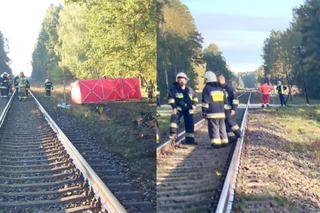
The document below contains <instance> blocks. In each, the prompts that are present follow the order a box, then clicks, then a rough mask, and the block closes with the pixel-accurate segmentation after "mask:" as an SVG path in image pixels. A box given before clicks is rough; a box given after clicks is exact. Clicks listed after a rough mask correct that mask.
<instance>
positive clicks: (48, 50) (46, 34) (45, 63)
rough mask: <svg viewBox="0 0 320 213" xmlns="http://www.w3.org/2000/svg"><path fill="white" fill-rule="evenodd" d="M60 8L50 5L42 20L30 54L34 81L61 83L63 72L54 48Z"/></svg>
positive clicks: (56, 40) (56, 39)
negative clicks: (46, 80) (47, 79)
mask: <svg viewBox="0 0 320 213" xmlns="http://www.w3.org/2000/svg"><path fill="white" fill-rule="evenodd" d="M61 9H62V7H61V6H58V7H56V6H53V5H51V6H50V7H49V9H48V10H47V13H46V16H45V18H44V20H43V23H42V27H41V31H40V33H39V37H38V41H37V43H36V46H35V50H34V52H33V54H32V75H31V78H32V79H34V80H36V81H44V80H45V79H46V78H49V79H51V80H52V81H53V82H60V83H61V82H62V80H63V79H64V76H63V70H62V69H61V68H60V66H59V64H58V61H59V59H58V56H57V54H56V51H55V46H56V45H57V44H58V32H57V26H58V23H59V13H60V11H61Z"/></svg>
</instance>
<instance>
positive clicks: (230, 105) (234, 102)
mask: <svg viewBox="0 0 320 213" xmlns="http://www.w3.org/2000/svg"><path fill="white" fill-rule="evenodd" d="M218 82H219V84H220V86H221V87H222V89H223V90H224V92H225V96H226V99H227V104H226V105H225V107H224V108H225V113H226V119H225V124H226V129H227V134H228V136H229V137H230V138H235V137H236V138H240V137H241V131H240V127H239V125H238V124H237V119H236V111H237V108H238V105H239V100H238V98H237V95H236V94H235V92H234V89H233V87H232V86H231V85H229V84H227V83H226V79H225V77H224V76H223V75H219V76H218Z"/></svg>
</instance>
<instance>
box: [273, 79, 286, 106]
mask: <svg viewBox="0 0 320 213" xmlns="http://www.w3.org/2000/svg"><path fill="white" fill-rule="evenodd" d="M286 90H287V87H286V86H284V85H282V82H281V81H278V85H277V87H276V92H277V93H278V95H279V99H280V104H281V106H286V100H285V95H286Z"/></svg>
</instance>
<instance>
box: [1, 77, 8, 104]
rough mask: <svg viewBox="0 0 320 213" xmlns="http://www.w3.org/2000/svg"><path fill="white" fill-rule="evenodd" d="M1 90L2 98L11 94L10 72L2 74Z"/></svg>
mask: <svg viewBox="0 0 320 213" xmlns="http://www.w3.org/2000/svg"><path fill="white" fill-rule="evenodd" d="M0 91H1V98H8V96H9V79H8V73H6V72H4V73H2V74H1V76H0Z"/></svg>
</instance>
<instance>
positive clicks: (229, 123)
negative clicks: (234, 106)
mask: <svg viewBox="0 0 320 213" xmlns="http://www.w3.org/2000/svg"><path fill="white" fill-rule="evenodd" d="M225 112H226V119H225V123H226V129H227V134H228V136H229V137H235V136H236V137H238V138H240V137H241V131H240V127H239V125H238V124H237V119H236V115H231V110H230V109H227V110H226V111H225Z"/></svg>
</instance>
